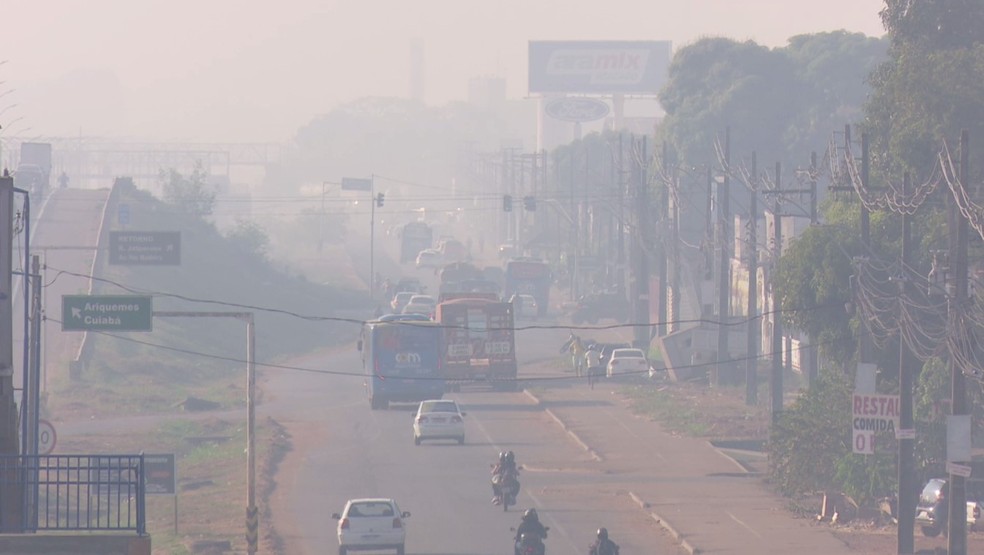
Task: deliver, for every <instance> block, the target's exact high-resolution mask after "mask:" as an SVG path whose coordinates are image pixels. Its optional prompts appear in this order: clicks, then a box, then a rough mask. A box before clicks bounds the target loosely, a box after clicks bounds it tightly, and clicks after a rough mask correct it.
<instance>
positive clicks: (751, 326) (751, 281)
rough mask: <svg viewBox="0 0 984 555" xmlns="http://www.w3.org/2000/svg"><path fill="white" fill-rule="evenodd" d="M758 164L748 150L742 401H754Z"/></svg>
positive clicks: (756, 337) (756, 389) (756, 331)
mask: <svg viewBox="0 0 984 555" xmlns="http://www.w3.org/2000/svg"><path fill="white" fill-rule="evenodd" d="M757 181H758V168H757V160H756V155H755V153H754V152H753V153H752V175H751V183H752V190H751V195H750V199H751V202H750V204H749V206H748V259H747V260H748V262H747V264H748V310H747V311H746V312H747V313H748V314H747V316H748V326H747V331H746V333H747V335H748V342H747V343H746V346H747V349H746V350H747V351H748V353H747V357H746V358H745V404H746V405H748V406H750V407H751V406H755V405H756V404H757V403H758V353H759V344H758V337H759V333H758V332H759V326H760V325H761V324H760V320H759V319H758V315H759V314H758V311H759V310H758V237H757V236H758V229H757V228H758V188H757V186H756V182H757Z"/></svg>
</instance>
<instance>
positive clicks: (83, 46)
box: [0, 0, 883, 141]
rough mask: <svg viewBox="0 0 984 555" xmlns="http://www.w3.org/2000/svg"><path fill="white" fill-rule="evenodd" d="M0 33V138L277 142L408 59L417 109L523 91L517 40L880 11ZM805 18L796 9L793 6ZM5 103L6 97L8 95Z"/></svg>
mask: <svg viewBox="0 0 984 555" xmlns="http://www.w3.org/2000/svg"><path fill="white" fill-rule="evenodd" d="M6 4H7V5H6V6H4V9H3V12H4V21H5V23H6V25H5V26H4V32H3V33H2V34H0V51H2V52H3V53H2V55H0V62H2V63H0V82H2V83H0V125H3V126H4V127H5V128H7V129H5V130H4V132H3V133H4V135H6V136H21V137H29V138H30V137H37V136H77V135H80V134H84V135H86V136H92V135H105V136H116V137H133V138H141V139H152V140H196V141H283V140H287V139H289V138H290V137H292V136H293V134H294V133H295V132H296V130H297V129H298V127H299V126H301V125H303V124H305V123H307V122H309V121H310V120H311V118H312V117H314V116H315V115H317V114H322V113H326V112H328V111H329V110H331V109H332V108H333V107H334V106H337V105H338V104H340V103H343V102H347V101H351V100H353V99H357V98H360V97H364V96H395V97H407V96H409V94H410V65H411V64H410V60H411V54H410V53H411V45H413V44H414V43H415V42H417V43H419V44H421V45H422V47H423V53H424V64H423V68H424V74H423V95H424V100H425V101H426V102H427V103H429V104H444V103H447V102H449V101H455V100H464V99H465V97H466V94H467V85H468V80H469V79H470V78H473V77H479V76H489V75H497V76H501V77H505V78H506V80H507V86H508V95H509V96H510V97H512V98H519V97H523V96H525V95H526V71H527V59H526V57H527V42H528V41H529V40H612V39H615V40H670V41H672V42H673V45H674V48H679V47H681V46H684V45H686V44H688V43H691V42H693V41H695V40H697V39H699V38H701V37H704V36H726V37H731V38H736V39H751V40H754V41H756V42H759V43H760V44H764V45H767V46H773V47H775V46H781V45H783V44H785V42H786V40H787V39H788V38H789V37H790V36H793V35H797V34H803V33H814V32H820V31H831V30H836V29H847V30H849V31H856V32H862V33H865V34H868V35H876V36H878V35H881V34H883V29H882V26H881V22H880V20H879V18H878V11H879V10H880V9H881V8H882V5H883V2H882V1H881V0H828V1H827V2H824V3H822V4H810V3H806V2H799V1H790V0H742V1H740V2H738V1H735V0H673V1H669V0H611V1H608V2H599V1H597V0H591V1H588V0H532V1H530V0H498V1H486V2H477V1H472V0H422V1H418V2H405V1H400V0H323V1H315V0H291V1H290V2H276V3H275V2H259V1H249V0H247V1H241V0H240V1H235V0H210V1H208V2H201V1H193V0H166V1H165V0H139V1H134V0H90V1H86V2H76V1H73V0H52V1H47V2H26V1H25V2H21V1H8V2H6ZM808 6H812V7H811V8H810V9H804V8H806V7H808ZM8 91H9V92H8Z"/></svg>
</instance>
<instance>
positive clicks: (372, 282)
mask: <svg viewBox="0 0 984 555" xmlns="http://www.w3.org/2000/svg"><path fill="white" fill-rule="evenodd" d="M375 299H376V175H375V174H372V175H370V176H369V300H370V301H372V300H375Z"/></svg>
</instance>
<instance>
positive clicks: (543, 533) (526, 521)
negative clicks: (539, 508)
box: [515, 508, 547, 555]
mask: <svg viewBox="0 0 984 555" xmlns="http://www.w3.org/2000/svg"><path fill="white" fill-rule="evenodd" d="M523 536H526V538H527V539H532V540H533V541H534V543H536V544H537V547H538V552H539V553H543V552H544V551H545V549H544V546H543V540H545V539H547V527H546V526H544V525H543V524H541V523H540V517H539V516H537V514H536V509H533V508H529V509H526V512H525V513H523V521H522V522H520V524H519V528H517V529H516V538H515V540H516V548H515V552H516V555H519V547H520V546H519V542H520V540H521V539H522V538H523Z"/></svg>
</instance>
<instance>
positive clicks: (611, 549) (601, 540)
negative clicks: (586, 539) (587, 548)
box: [590, 526, 618, 555]
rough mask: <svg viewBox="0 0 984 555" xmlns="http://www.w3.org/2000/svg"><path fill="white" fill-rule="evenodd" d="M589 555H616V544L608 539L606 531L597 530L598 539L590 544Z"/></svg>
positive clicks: (605, 529)
mask: <svg viewBox="0 0 984 555" xmlns="http://www.w3.org/2000/svg"><path fill="white" fill-rule="evenodd" d="M590 555H618V544H616V543H615V542H613V541H612V540H610V539H608V529H607V528H605V527H604V526H602V527H601V528H598V537H597V539H595V542H594V543H593V544H591V552H590Z"/></svg>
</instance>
